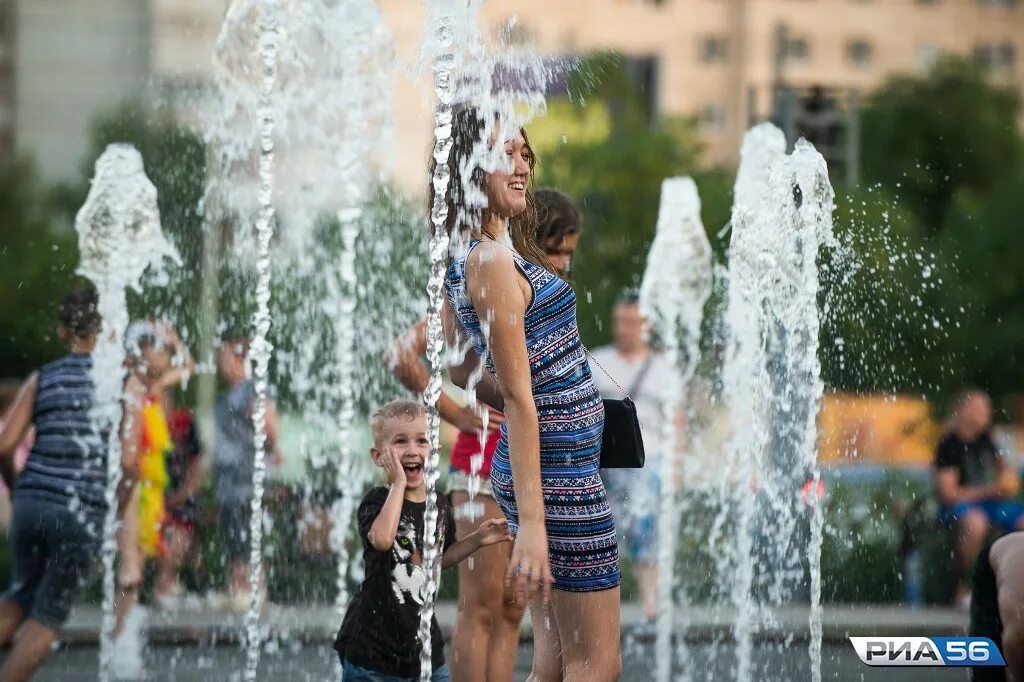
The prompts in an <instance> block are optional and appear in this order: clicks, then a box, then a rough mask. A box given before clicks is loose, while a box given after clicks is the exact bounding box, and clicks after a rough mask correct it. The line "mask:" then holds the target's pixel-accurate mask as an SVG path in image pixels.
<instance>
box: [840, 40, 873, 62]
mask: <svg viewBox="0 0 1024 682" xmlns="http://www.w3.org/2000/svg"><path fill="white" fill-rule="evenodd" d="M873 56H874V53H873V50H872V48H871V43H869V42H868V41H866V40H851V41H850V42H848V43H847V44H846V59H847V61H849V62H850V64H852V65H854V66H857V67H860V68H864V67H866V66H870V65H871V59H872V57H873Z"/></svg>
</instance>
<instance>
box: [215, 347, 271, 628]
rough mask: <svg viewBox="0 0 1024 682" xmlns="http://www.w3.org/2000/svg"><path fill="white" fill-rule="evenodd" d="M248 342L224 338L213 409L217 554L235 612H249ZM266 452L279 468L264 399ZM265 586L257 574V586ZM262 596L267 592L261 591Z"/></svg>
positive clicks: (251, 388) (251, 403) (252, 458)
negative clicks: (220, 386) (221, 386)
mask: <svg viewBox="0 0 1024 682" xmlns="http://www.w3.org/2000/svg"><path fill="white" fill-rule="evenodd" d="M248 355H249V342H248V340H247V339H245V338H242V337H235V338H228V339H225V340H224V342H223V343H222V344H221V348H220V355H219V356H218V361H217V366H218V370H219V371H220V376H221V378H222V379H224V381H226V382H227V384H228V387H229V388H228V390H227V392H226V393H225V394H224V395H222V396H221V397H220V400H218V401H217V407H216V410H215V418H216V432H215V440H214V461H213V473H214V490H215V491H216V494H217V505H218V508H219V519H218V520H219V526H220V536H221V551H222V552H223V555H224V557H225V560H226V561H227V562H228V604H227V605H228V607H229V608H230V609H231V610H232V611H236V612H239V613H242V612H244V611H245V610H246V609H248V608H249V604H250V603H251V601H252V591H251V588H250V582H249V519H250V514H251V512H250V502H251V500H252V496H253V486H252V477H253V471H254V469H255V466H256V445H255V443H254V442H253V435H254V433H255V427H254V426H253V423H252V412H253V408H254V407H255V403H256V384H255V382H253V380H252V379H251V378H250V377H249V359H248ZM264 416H265V419H266V427H267V442H266V452H267V456H268V458H269V460H270V461H269V463H270V464H273V465H279V464H280V462H281V457H280V455H279V454H278V452H277V446H276V444H277V433H278V419H277V409H276V408H275V407H274V402H273V401H272V400H270V399H269V398H268V399H267V409H266V412H265V415H264ZM264 582H265V576H264V575H263V571H262V569H261V571H260V583H261V585H262V584H263V583H264ZM261 594H264V595H265V594H266V592H265V590H261Z"/></svg>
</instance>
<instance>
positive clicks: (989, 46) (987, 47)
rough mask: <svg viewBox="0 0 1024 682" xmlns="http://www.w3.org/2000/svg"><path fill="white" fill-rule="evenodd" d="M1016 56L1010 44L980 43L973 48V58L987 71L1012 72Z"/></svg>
mask: <svg viewBox="0 0 1024 682" xmlns="http://www.w3.org/2000/svg"><path fill="white" fill-rule="evenodd" d="M1016 56H1017V55H1016V54H1015V50H1014V49H1013V44H1012V43H982V44H980V45H978V46H977V47H975V48H974V58H975V59H976V60H978V63H979V64H980V65H981V67H982V68H983V69H987V70H989V71H1010V70H1012V69H1013V62H1014V60H1015V59H1016Z"/></svg>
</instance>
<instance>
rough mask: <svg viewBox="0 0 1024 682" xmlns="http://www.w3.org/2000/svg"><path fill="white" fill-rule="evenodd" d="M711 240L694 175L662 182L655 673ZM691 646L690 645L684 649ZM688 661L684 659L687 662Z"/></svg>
mask: <svg viewBox="0 0 1024 682" xmlns="http://www.w3.org/2000/svg"><path fill="white" fill-rule="evenodd" d="M711 288H712V273H711V245H710V243H709V242H708V238H707V234H706V233H705V231H704V225H703V223H702V222H701V219H700V197H699V196H698V194H697V185H696V184H695V183H694V182H693V180H692V179H691V178H669V179H667V180H665V181H663V182H662V185H661V207H660V209H659V212H658V226H657V232H656V234H655V237H654V241H653V243H652V244H651V248H650V251H649V252H648V255H647V268H646V270H645V272H644V279H643V284H642V285H641V288H640V306H641V310H642V311H643V313H644V317H645V318H646V319H647V320H649V321H650V323H651V326H652V328H653V330H654V331H655V332H656V333H657V335H658V338H659V339H660V341H661V343H662V345H663V349H664V353H665V355H666V357H667V359H668V360H669V362H670V363H671V365H672V366H673V367H676V368H678V370H679V375H678V376H675V375H673V376H668V377H662V378H661V380H662V391H663V398H662V415H661V416H662V419H661V428H662V434H661V437H660V438H659V442H660V443H661V445H662V447H663V451H662V452H660V453H658V454H659V455H660V457H661V461H660V462H659V465H660V466H659V469H660V479H661V501H660V504H661V510H660V513H659V516H658V538H659V546H658V564H659V569H658V603H659V609H658V620H657V639H656V647H655V659H656V661H657V664H656V665H657V667H656V674H655V678H656V679H657V680H658V682H667V680H669V679H671V678H672V658H673V657H672V633H673V626H674V623H675V617H676V614H675V601H676V597H675V595H674V594H673V591H674V588H675V583H676V580H675V577H676V576H675V564H676V548H677V545H678V521H679V514H680V510H679V501H678V490H677V477H678V475H679V470H678V468H679V463H678V462H677V454H678V452H679V449H680V447H681V446H682V443H680V442H679V437H680V435H681V434H679V433H678V429H677V425H678V420H677V415H678V414H680V413H683V412H685V411H686V404H685V403H686V401H685V397H684V396H685V394H686V389H687V387H688V384H689V382H690V380H691V379H692V377H693V374H694V372H695V371H696V368H697V363H698V361H699V358H700V338H701V323H702V322H703V319H704V305H705V303H706V302H707V300H708V297H709V296H710V295H711ZM684 653H685V652H684ZM683 663H684V665H685V661H683Z"/></svg>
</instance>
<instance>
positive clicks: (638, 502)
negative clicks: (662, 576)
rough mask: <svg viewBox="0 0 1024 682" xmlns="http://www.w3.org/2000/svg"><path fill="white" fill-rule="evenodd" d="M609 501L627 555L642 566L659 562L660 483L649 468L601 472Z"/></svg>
mask: <svg viewBox="0 0 1024 682" xmlns="http://www.w3.org/2000/svg"><path fill="white" fill-rule="evenodd" d="M601 478H602V479H604V482H605V486H607V488H608V501H609V502H610V503H611V507H612V514H613V516H614V517H615V527H616V528H617V529H618V531H619V541H620V543H621V545H622V548H623V550H624V551H625V553H626V555H627V556H628V557H629V558H630V559H632V560H633V561H636V562H638V563H641V564H653V563H657V561H658V512H659V510H660V507H661V492H660V491H661V484H660V480H659V478H658V475H657V473H655V472H654V471H653V470H648V469H604V470H602V471H601Z"/></svg>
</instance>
